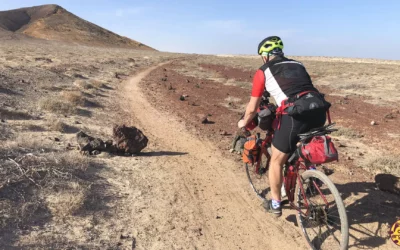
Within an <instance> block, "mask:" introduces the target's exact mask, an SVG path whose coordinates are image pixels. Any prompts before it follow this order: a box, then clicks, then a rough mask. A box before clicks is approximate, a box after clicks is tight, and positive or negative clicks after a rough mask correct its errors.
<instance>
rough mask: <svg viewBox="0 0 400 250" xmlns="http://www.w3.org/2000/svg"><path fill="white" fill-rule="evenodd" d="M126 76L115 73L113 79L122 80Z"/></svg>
mask: <svg viewBox="0 0 400 250" xmlns="http://www.w3.org/2000/svg"><path fill="white" fill-rule="evenodd" d="M127 76H128V75H126V74H123V73H118V72H115V78H117V79H124V78H126V77H127Z"/></svg>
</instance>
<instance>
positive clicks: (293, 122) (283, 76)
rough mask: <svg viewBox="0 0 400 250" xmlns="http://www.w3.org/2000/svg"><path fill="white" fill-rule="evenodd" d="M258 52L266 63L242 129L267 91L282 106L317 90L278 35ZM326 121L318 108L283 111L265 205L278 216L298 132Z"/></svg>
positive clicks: (258, 75)
mask: <svg viewBox="0 0 400 250" xmlns="http://www.w3.org/2000/svg"><path fill="white" fill-rule="evenodd" d="M257 52H258V54H259V55H260V56H261V58H262V60H263V62H264V65H263V66H261V67H260V69H259V70H257V72H256V73H255V75H254V79H253V87H252V92H251V98H250V101H249V103H248V105H247V108H246V112H245V115H244V117H243V119H242V120H240V121H239V122H238V127H239V129H242V128H243V127H246V125H247V124H249V123H250V122H251V121H252V119H253V118H254V117H255V115H256V114H257V108H258V107H259V104H260V101H261V97H262V95H263V92H264V91H267V92H269V93H270V95H271V96H272V97H273V98H274V99H275V102H276V104H277V105H278V110H279V107H281V106H282V105H283V103H284V101H287V99H288V98H290V97H294V96H296V95H298V94H300V93H302V92H305V91H312V92H317V93H318V90H317V89H316V88H315V87H314V86H313V84H312V81H311V78H310V76H309V74H308V73H307V70H306V68H305V67H304V65H303V64H302V63H301V62H298V61H295V60H292V59H288V58H286V57H285V56H284V53H283V42H282V40H281V38H279V37H278V36H270V37H267V38H265V39H264V40H262V41H261V43H260V44H259V46H258V51H257ZM325 122H326V113H325V111H321V110H318V111H315V112H313V114H312V115H306V116H302V117H300V118H298V117H296V118H294V117H293V116H289V115H288V114H285V113H283V114H282V116H281V117H280V121H279V128H278V129H276V131H275V133H274V137H273V141H272V146H271V148H272V158H271V163H270V167H269V176H268V178H269V183H270V188H271V199H270V200H267V201H266V202H264V204H263V206H264V208H265V209H266V210H267V211H268V212H269V213H272V214H275V215H276V216H277V217H279V216H281V215H282V207H281V187H282V182H283V174H282V168H283V165H284V164H285V163H286V161H287V159H288V157H289V154H290V153H292V152H294V150H295V149H296V144H297V143H298V141H299V137H298V134H300V133H304V132H307V131H309V130H310V129H312V128H316V127H320V126H323V125H324V124H325Z"/></svg>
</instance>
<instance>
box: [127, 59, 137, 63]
mask: <svg viewBox="0 0 400 250" xmlns="http://www.w3.org/2000/svg"><path fill="white" fill-rule="evenodd" d="M128 62H132V63H134V62H136V61H135V59H133V58H128Z"/></svg>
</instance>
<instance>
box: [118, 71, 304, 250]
mask: <svg viewBox="0 0 400 250" xmlns="http://www.w3.org/2000/svg"><path fill="white" fill-rule="evenodd" d="M162 65H163V64H160V65H158V66H157V67H160V66H162ZM157 67H152V68H149V69H147V70H146V71H144V72H142V73H140V74H138V75H137V76H135V77H133V78H132V79H130V81H129V82H127V83H126V85H125V88H124V95H125V97H124V100H122V102H125V105H124V106H125V107H128V108H129V109H130V111H131V113H132V114H133V116H134V117H133V119H134V120H135V121H136V122H137V123H138V125H139V127H141V128H143V130H144V132H145V134H147V135H148V136H149V137H150V140H151V141H153V142H156V143H155V144H154V145H153V146H151V147H150V150H151V151H157V150H159V152H156V153H150V156H152V157H149V158H147V159H146V164H147V167H146V170H144V172H143V174H142V176H141V178H142V179H141V180H139V181H144V180H146V181H147V182H148V187H149V188H151V189H152V190H151V192H152V195H151V196H149V199H151V200H150V201H148V203H151V206H147V209H146V210H145V211H141V213H142V214H143V213H147V214H148V215H149V216H150V218H149V219H150V220H152V221H153V222H154V223H161V224H162V226H163V228H164V230H159V229H158V230H154V232H152V234H149V233H146V232H142V234H140V233H138V236H137V247H138V248H140V249H171V248H174V249H302V248H305V244H304V242H303V238H302V235H301V234H300V231H299V229H298V228H297V227H295V226H294V225H293V224H292V223H289V222H287V221H285V220H284V219H279V220H277V219H275V218H273V217H271V216H269V215H267V214H266V213H265V212H264V210H263V209H262V207H261V206H260V205H261V204H260V201H259V200H257V199H256V198H255V197H254V196H253V195H252V194H251V193H250V192H249V187H248V183H247V181H246V177H245V173H244V171H243V173H241V174H238V173H235V172H234V171H232V170H233V169H235V168H236V166H240V163H238V162H234V161H233V160H230V159H224V158H223V157H222V155H221V153H220V151H219V150H218V148H216V147H215V146H214V145H212V144H211V143H210V142H206V141H201V140H199V139H197V138H195V137H194V136H193V135H191V134H190V133H189V132H188V131H187V130H186V129H185V127H184V125H183V124H181V123H180V122H179V121H177V120H176V119H175V118H174V117H173V116H172V115H169V114H166V113H161V112H159V111H158V110H157V109H156V108H154V107H153V106H152V105H151V104H150V103H149V102H148V101H147V100H146V99H145V97H144V95H143V93H142V92H141V89H140V87H139V83H140V81H141V80H142V79H143V78H144V77H145V76H147V75H148V74H149V73H150V72H151V71H152V70H154V69H156V68H157ZM128 103H129V104H128ZM127 111H128V110H127ZM137 123H136V124H137ZM148 169H153V170H154V171H153V172H152V173H151V172H149V171H147V170H148ZM157 175H159V176H157ZM133 203H134V204H133V205H132V206H135V205H137V204H135V201H133ZM289 213H290V212H289V211H285V212H284V215H283V217H282V218H285V217H286V216H288V215H289ZM134 223H136V229H137V230H138V231H141V230H146V229H145V228H141V226H142V225H143V223H144V222H143V220H142V219H139V218H138V219H137V221H135V222H134ZM148 224H149V223H148ZM157 241H158V243H155V242H157Z"/></svg>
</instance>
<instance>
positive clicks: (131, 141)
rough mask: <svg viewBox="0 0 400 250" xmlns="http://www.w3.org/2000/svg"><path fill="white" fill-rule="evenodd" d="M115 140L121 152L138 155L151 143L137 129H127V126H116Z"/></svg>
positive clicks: (114, 130) (114, 131) (114, 129)
mask: <svg viewBox="0 0 400 250" xmlns="http://www.w3.org/2000/svg"><path fill="white" fill-rule="evenodd" d="M113 139H114V141H115V145H116V147H117V149H118V151H120V152H125V153H130V154H138V153H140V152H141V151H142V150H143V149H144V148H145V147H147V143H148V142H149V140H148V138H147V137H146V136H145V135H144V134H143V133H142V131H140V130H139V129H137V128H136V127H127V126H125V125H122V126H118V125H117V126H115V127H114V128H113Z"/></svg>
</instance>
